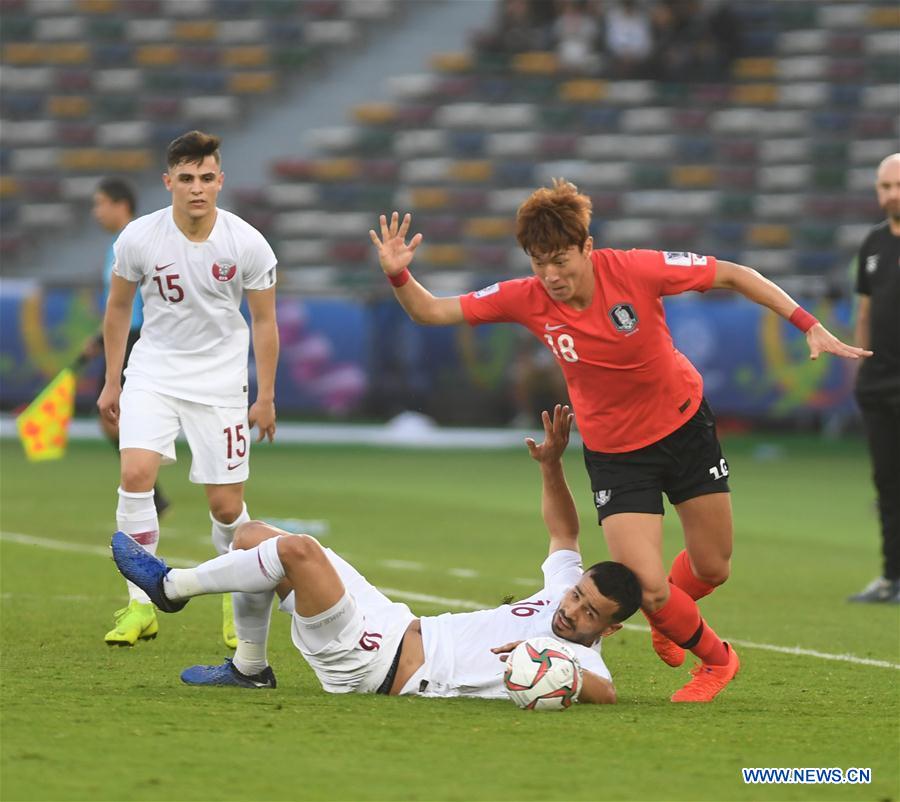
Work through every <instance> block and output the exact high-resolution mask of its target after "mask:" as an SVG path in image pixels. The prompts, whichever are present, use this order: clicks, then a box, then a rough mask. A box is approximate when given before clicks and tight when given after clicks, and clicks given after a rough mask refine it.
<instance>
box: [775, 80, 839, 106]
mask: <svg viewBox="0 0 900 802" xmlns="http://www.w3.org/2000/svg"><path fill="white" fill-rule="evenodd" d="M830 89H831V87H830V86H829V84H827V83H825V82H824V81H815V82H813V81H807V82H797V83H784V84H782V85H781V86H780V87H779V93H778V103H779V104H780V105H781V106H787V107H791V108H796V107H805V108H818V107H821V106H825V105H827V104H828V102H829V99H830Z"/></svg>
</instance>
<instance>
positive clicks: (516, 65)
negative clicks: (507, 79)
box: [510, 51, 559, 75]
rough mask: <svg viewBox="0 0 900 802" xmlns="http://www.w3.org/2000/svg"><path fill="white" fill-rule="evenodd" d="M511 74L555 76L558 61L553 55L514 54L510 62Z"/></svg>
mask: <svg viewBox="0 0 900 802" xmlns="http://www.w3.org/2000/svg"><path fill="white" fill-rule="evenodd" d="M510 68H511V69H512V71H513V72H518V73H522V74H524V75H555V74H556V73H557V72H558V71H559V60H558V59H557V58H556V54H555V53H548V52H546V51H533V52H529V53H516V55H514V56H513V58H512V61H511V62H510Z"/></svg>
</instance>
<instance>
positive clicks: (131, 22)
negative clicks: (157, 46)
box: [125, 18, 174, 42]
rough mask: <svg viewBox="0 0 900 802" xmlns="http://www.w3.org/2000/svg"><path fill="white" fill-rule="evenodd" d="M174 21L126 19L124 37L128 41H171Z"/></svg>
mask: <svg viewBox="0 0 900 802" xmlns="http://www.w3.org/2000/svg"><path fill="white" fill-rule="evenodd" d="M173 26H174V23H173V22H172V20H169V19H165V18H163V19H128V20H126V22H125V38H126V39H128V41H129V42H171V41H172V39H173V38H174V32H173Z"/></svg>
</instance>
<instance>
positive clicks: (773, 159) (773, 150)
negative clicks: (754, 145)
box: [759, 137, 812, 164]
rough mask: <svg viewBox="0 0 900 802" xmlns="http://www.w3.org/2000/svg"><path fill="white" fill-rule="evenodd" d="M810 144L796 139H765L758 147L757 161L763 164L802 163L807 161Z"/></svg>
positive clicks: (810, 150)
mask: <svg viewBox="0 0 900 802" xmlns="http://www.w3.org/2000/svg"><path fill="white" fill-rule="evenodd" d="M811 152H812V144H811V143H810V142H809V140H806V139H798V138H796V137H779V138H774V137H772V138H769V139H765V140H763V141H762V142H761V143H760V146H759V159H760V161H761V162H763V163H765V164H775V163H791V162H802V161H806V160H808V159H809V156H810V153H811Z"/></svg>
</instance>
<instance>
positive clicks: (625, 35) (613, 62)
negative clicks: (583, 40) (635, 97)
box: [603, 0, 653, 78]
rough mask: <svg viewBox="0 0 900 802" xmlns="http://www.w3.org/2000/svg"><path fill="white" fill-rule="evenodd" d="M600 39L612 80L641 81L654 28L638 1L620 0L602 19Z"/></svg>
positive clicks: (647, 65)
mask: <svg viewBox="0 0 900 802" xmlns="http://www.w3.org/2000/svg"><path fill="white" fill-rule="evenodd" d="M605 28H606V30H605V34H604V37H603V42H604V47H605V50H606V55H607V56H608V59H609V72H610V74H611V75H612V76H613V77H615V78H642V77H645V76H646V74H647V71H648V68H649V62H650V59H651V56H652V55H653V26H652V24H651V22H650V16H649V14H648V13H647V12H646V11H645V10H644V9H643V8H642V7H641V6H640V5H639V4H638V2H637V0H619V2H617V3H614V4H613V5H611V6H610V7H609V8H608V9H607V11H606V15H605Z"/></svg>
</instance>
